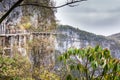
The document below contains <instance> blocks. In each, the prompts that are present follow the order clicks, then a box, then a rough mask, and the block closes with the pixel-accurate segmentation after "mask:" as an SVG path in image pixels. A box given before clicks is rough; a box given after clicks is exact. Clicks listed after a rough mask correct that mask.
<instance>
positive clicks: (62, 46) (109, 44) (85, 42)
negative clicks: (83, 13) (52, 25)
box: [56, 25, 120, 58]
mask: <svg viewBox="0 0 120 80" xmlns="http://www.w3.org/2000/svg"><path fill="white" fill-rule="evenodd" d="M57 32H60V33H63V34H60V35H58V36H57V42H58V43H57V44H56V45H57V47H56V49H57V50H58V51H60V52H64V51H65V50H66V49H67V48H70V47H77V48H84V47H86V46H95V45H101V46H102V47H103V48H108V49H110V50H111V54H112V56H113V57H116V58H120V43H119V41H117V40H114V39H111V38H108V37H105V36H101V35H95V34H93V33H89V32H86V31H82V30H79V29H76V28H73V27H71V26H67V25H60V26H59V27H58V28H57Z"/></svg>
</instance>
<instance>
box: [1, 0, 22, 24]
mask: <svg viewBox="0 0 120 80" xmlns="http://www.w3.org/2000/svg"><path fill="white" fill-rule="evenodd" d="M23 1H24V0H18V1H17V2H16V3H15V4H14V5H13V6H12V7H11V8H10V9H9V10H8V11H7V12H6V13H5V14H4V15H3V16H2V17H1V18H0V24H1V23H2V21H3V20H4V19H5V18H6V17H7V16H8V15H9V14H10V13H11V11H12V10H13V9H15V8H16V7H17V6H18V5H19V4H21V3H22V2H23Z"/></svg>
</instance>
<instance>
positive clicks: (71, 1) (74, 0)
mask: <svg viewBox="0 0 120 80" xmlns="http://www.w3.org/2000/svg"><path fill="white" fill-rule="evenodd" d="M2 1H3V0H0V3H1V2H2ZM24 1H27V0H18V1H16V3H14V4H13V5H12V7H11V8H10V9H9V10H8V11H7V12H6V13H5V14H4V15H3V16H2V17H1V18H0V24H1V23H2V21H3V20H4V19H5V18H6V17H7V16H8V15H9V14H10V13H11V11H12V10H14V9H15V8H16V7H19V6H29V5H30V6H31V5H32V6H37V7H44V8H61V7H64V6H67V5H68V6H70V7H74V6H75V5H72V4H75V3H79V2H82V1H86V0H67V2H66V3H65V4H62V5H59V6H46V5H43V3H39V4H38V3H35V2H29V3H23V2H24ZM34 1H36V0H34ZM49 1H51V0H49Z"/></svg>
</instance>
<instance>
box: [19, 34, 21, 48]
mask: <svg viewBox="0 0 120 80" xmlns="http://www.w3.org/2000/svg"><path fill="white" fill-rule="evenodd" d="M18 37H19V47H21V36H20V35H18Z"/></svg>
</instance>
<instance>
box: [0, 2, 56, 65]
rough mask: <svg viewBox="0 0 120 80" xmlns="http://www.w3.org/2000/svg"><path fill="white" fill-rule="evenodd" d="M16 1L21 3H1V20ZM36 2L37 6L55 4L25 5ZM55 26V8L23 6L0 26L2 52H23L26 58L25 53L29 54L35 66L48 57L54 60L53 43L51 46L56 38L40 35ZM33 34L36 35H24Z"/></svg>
mask: <svg viewBox="0 0 120 80" xmlns="http://www.w3.org/2000/svg"><path fill="white" fill-rule="evenodd" d="M16 1H18V0H2V2H0V18H1V17H2V16H3V15H4V14H5V13H6V12H7V11H8V10H9V9H10V8H11V6H12V5H13V4H14V3H15V2H16ZM33 1H34V2H35V1H37V4H40V3H43V4H41V5H46V6H51V5H52V4H51V3H52V2H51V0H25V1H24V2H23V3H27V2H30V3H34V2H33ZM44 3H45V4H44ZM55 25H56V24H55V16H54V10H53V9H46V8H44V7H35V6H22V7H17V8H15V9H14V10H12V12H11V13H10V14H9V15H8V16H7V18H6V19H5V20H4V21H3V22H2V24H0V46H2V47H3V48H4V49H5V50H3V51H2V53H3V52H4V53H6V52H8V53H11V54H13V53H15V54H16V53H19V52H20V53H21V54H23V55H24V53H26V54H27V53H29V54H30V56H31V57H30V59H31V61H33V63H34V65H38V64H40V63H41V62H46V61H48V56H50V57H51V55H52V53H53V51H52V48H54V44H52V46H51V43H53V41H54V38H52V39H51V35H50V36H46V35H44V34H42V35H41V34H39V32H44V33H46V32H51V31H52V30H54V29H55ZM32 32H33V33H34V32H36V33H34V34H30V35H24V34H27V33H32ZM6 35H7V36H6ZM31 35H32V36H33V38H34V39H33V38H32V41H31V43H29V40H30V36H31ZM48 40H49V41H48ZM24 42H25V43H24ZM30 44H32V45H30ZM36 44H37V45H36ZM29 45H30V46H29ZM14 48H15V49H14ZM28 48H30V49H31V50H29V49H28ZM6 49H7V51H6ZM27 49H28V50H27ZM8 50H9V51H8ZM48 50H49V51H48ZM48 53H50V54H48ZM26 54H25V55H26ZM44 55H45V56H44ZM46 56H47V57H46ZM48 62H49V61H48ZM46 64H47V62H46Z"/></svg>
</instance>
